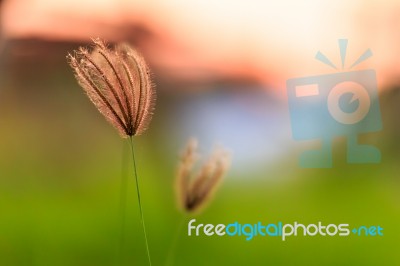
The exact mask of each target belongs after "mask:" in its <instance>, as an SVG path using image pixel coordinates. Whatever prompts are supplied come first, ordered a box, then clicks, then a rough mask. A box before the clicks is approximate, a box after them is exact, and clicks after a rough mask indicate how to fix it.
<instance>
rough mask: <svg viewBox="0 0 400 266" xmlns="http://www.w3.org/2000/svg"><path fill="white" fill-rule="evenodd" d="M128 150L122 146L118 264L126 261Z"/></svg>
mask: <svg viewBox="0 0 400 266" xmlns="http://www.w3.org/2000/svg"><path fill="white" fill-rule="evenodd" d="M127 155H128V154H127V150H126V149H125V145H123V148H122V162H121V185H120V199H119V203H120V204H119V215H120V223H121V231H120V242H119V254H118V259H119V261H118V265H123V262H124V246H125V225H126V201H127V195H128V193H127V191H128V178H127V177H128V176H127V173H126V156H127Z"/></svg>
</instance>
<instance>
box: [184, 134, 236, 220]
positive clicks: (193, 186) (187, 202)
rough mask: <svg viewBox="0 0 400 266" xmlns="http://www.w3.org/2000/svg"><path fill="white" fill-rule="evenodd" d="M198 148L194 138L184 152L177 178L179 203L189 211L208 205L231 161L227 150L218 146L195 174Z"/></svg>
mask: <svg viewBox="0 0 400 266" xmlns="http://www.w3.org/2000/svg"><path fill="white" fill-rule="evenodd" d="M196 150H197V140H196V139H194V138H192V139H190V140H189V141H188V144H187V145H186V148H185V150H184V151H183V153H182V156H181V159H180V162H179V165H178V172H177V178H176V190H177V196H178V203H179V206H180V207H181V208H182V209H183V210H184V211H185V212H187V213H192V212H196V211H199V210H201V209H202V208H204V207H205V206H206V205H207V203H208V202H209V201H210V200H211V198H212V196H213V195H214V193H215V191H216V190H217V188H218V186H219V184H220V183H221V181H222V179H223V177H224V175H225V174H226V172H227V171H228V169H229V165H230V161H231V159H230V154H229V153H228V152H227V151H226V150H224V149H223V148H222V147H216V148H215V149H214V151H213V153H212V154H211V156H210V157H209V158H208V160H207V161H206V162H205V163H204V164H203V165H202V166H201V168H200V170H199V171H198V172H197V173H196V174H193V168H194V166H195V163H196V161H197V160H198V159H199V155H198V154H197V153H196Z"/></svg>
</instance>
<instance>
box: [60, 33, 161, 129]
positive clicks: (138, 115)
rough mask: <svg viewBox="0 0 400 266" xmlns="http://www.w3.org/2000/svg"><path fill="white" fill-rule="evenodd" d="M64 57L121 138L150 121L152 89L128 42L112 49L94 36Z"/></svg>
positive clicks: (146, 71)
mask: <svg viewBox="0 0 400 266" xmlns="http://www.w3.org/2000/svg"><path fill="white" fill-rule="evenodd" d="M93 42H94V46H93V47H92V49H91V50H88V49H86V48H82V47H81V48H79V50H77V51H74V52H73V54H68V56H67V59H68V62H69V64H70V66H71V67H72V69H73V70H74V73H75V77H76V79H77V80H78V82H79V84H80V85H81V86H82V88H83V89H84V91H85V92H86V94H87V95H88V97H89V99H90V100H91V101H92V102H93V103H94V105H95V106H96V107H97V109H98V110H99V111H100V113H101V114H103V116H104V117H105V118H106V119H107V121H108V122H110V123H111V124H112V125H113V126H114V127H115V128H117V130H118V131H119V133H120V135H121V136H122V137H128V136H136V135H140V134H142V133H143V132H144V131H145V130H146V128H147V126H148V125H149V123H150V120H151V117H152V114H153V109H154V104H155V97H156V94H155V88H154V86H153V84H152V82H151V79H150V70H149V68H148V66H147V64H146V62H145V61H144V59H143V57H142V56H140V55H139V54H138V52H136V50H134V49H133V48H132V47H130V46H129V45H128V44H125V43H122V44H117V45H115V46H114V47H113V48H109V47H107V45H106V44H105V43H104V42H103V41H101V40H100V39H94V40H93Z"/></svg>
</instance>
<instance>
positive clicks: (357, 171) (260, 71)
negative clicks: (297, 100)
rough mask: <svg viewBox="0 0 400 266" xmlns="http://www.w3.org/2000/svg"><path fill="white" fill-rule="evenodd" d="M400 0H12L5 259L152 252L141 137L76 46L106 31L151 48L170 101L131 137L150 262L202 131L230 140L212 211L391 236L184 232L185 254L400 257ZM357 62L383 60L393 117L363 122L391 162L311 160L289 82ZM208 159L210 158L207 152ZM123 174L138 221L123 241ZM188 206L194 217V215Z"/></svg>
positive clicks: (330, 259)
mask: <svg viewBox="0 0 400 266" xmlns="http://www.w3.org/2000/svg"><path fill="white" fill-rule="evenodd" d="M399 14H400V3H399V2H398V1H394V0H386V1H378V0H371V1H344V0H340V1H312V0H306V1H301V2H298V1H294V0H282V1H256V0H252V1H228V0H222V1H214V2H212V1H197V0H195V1H179V0H168V1H157V0H154V1H129V0H119V1H117V0H114V1H113V0H96V1H95V0H87V1H78V0H69V1H50V0H4V1H2V2H1V3H0V23H1V24H0V265H5V266H12V265H57V266H63V265H76V266H78V265H85V266H86V265H96V266H99V265H147V264H146V263H147V262H146V253H145V246H144V239H143V235H142V231H141V230H142V229H141V227H140V220H139V210H138V205H137V200H136V191H135V189H134V179H133V175H132V174H133V173H132V170H131V169H132V165H131V162H130V156H129V149H128V148H129V146H128V143H127V142H126V141H124V140H122V139H121V138H120V137H119V135H118V134H117V132H116V130H115V129H114V128H112V127H111V126H110V125H109V124H108V123H107V122H106V121H105V120H104V119H103V117H102V116H101V115H100V114H99V113H98V111H97V110H96V109H95V107H94V106H93V105H92V104H91V103H90V101H89V100H88V99H87V97H86V96H85V94H84V92H83V90H82V89H81V88H80V87H79V86H78V84H77V82H76V80H75V79H74V76H73V73H72V71H71V69H70V68H69V66H68V65H67V62H66V58H65V57H66V55H67V53H68V52H71V51H73V50H74V49H77V48H78V47H79V46H82V45H85V46H86V45H89V43H90V38H92V37H100V38H102V39H105V40H107V41H108V42H110V43H115V42H120V41H126V42H129V43H131V44H132V45H134V46H135V47H137V49H138V50H139V51H140V52H141V53H142V54H143V55H144V57H145V58H146V59H147V61H148V63H149V65H150V67H151V69H152V70H153V74H154V82H155V84H156V85H157V93H158V101H157V105H156V111H155V115H154V118H153V121H152V123H151V126H150V129H149V130H148V131H147V132H146V134H144V135H143V136H140V137H138V138H136V139H135V145H136V155H137V163H138V172H139V176H140V178H141V187H142V200H143V207H144V213H145V219H146V224H147V232H148V237H149V244H150V250H151V254H152V258H153V264H154V265H164V264H165V260H166V257H167V253H168V250H169V248H170V245H171V242H172V239H173V238H174V234H175V232H176V231H177V227H178V224H179V222H180V221H181V220H182V219H186V220H189V219H190V217H184V216H183V215H182V213H181V212H179V210H178V209H177V208H176V204H175V203H176V201H175V195H174V190H173V183H174V178H175V171H176V165H177V162H178V159H179V154H180V152H181V150H182V148H183V147H184V145H185V144H186V142H187V140H188V138H189V137H191V136H195V137H197V138H198V139H199V142H200V152H201V153H202V154H203V155H204V157H206V156H207V154H208V153H210V151H211V148H212V147H213V145H214V143H220V144H222V145H223V146H224V147H227V148H228V149H230V150H231V151H232V153H233V163H232V168H231V170H230V172H229V173H228V175H227V177H226V179H225V181H224V183H223V185H222V186H221V189H220V190H219V191H218V193H217V194H216V197H215V198H214V200H213V201H212V202H211V204H210V206H209V207H208V208H207V209H206V210H204V212H203V213H201V214H199V215H197V216H196V219H197V220H198V222H199V223H213V224H218V223H226V224H227V223H232V222H235V221H238V222H241V223H257V222H258V221H262V222H265V223H276V222H279V221H282V222H284V223H293V222H295V221H298V222H300V223H305V224H307V223H317V222H318V221H321V222H323V223H349V224H350V225H352V226H353V225H354V226H361V225H367V226H372V225H380V226H381V227H383V228H384V234H385V235H384V236H383V237H367V236H363V237H356V236H350V237H345V238H341V237H331V238H327V237H325V238H324V237H302V236H300V237H296V238H289V239H288V240H287V241H285V242H282V241H281V240H280V239H279V238H271V237H269V238H261V237H258V238H257V237H256V238H254V239H253V240H252V241H245V240H244V238H243V237H188V236H187V233H186V228H185V227H184V228H183V229H181V232H180V236H179V237H178V241H177V247H176V255H175V260H174V265H267V264H270V265H400V255H399V253H398V252H396V251H395V247H396V246H398V241H399V240H400V229H399V228H398V225H399V224H400V213H399V211H400V196H399V195H400V193H399V191H400V182H399V181H400V179H399V177H400V176H399V175H400V174H399V173H400V164H399V161H400V140H399V137H400V126H399V123H398V115H399V113H400V106H399V104H398V102H399V101H400V91H399V88H400V64H399V62H400V16H399ZM340 38H348V39H349V46H348V53H347V54H348V57H347V59H348V64H350V62H354V61H355V60H356V59H357V58H358V57H359V56H360V55H361V53H362V52H364V51H365V50H366V49H367V48H370V49H371V50H372V51H373V54H374V56H373V57H371V58H370V59H368V60H367V61H365V62H363V63H362V64H360V65H359V66H357V67H356V68H354V70H362V69H369V68H373V69H375V70H376V73H377V81H378V87H379V95H380V104H381V112H382V121H383V130H382V131H380V132H374V133H368V134H364V135H362V136H360V138H361V140H362V142H364V143H369V144H373V145H375V146H377V147H378V148H379V149H380V150H381V153H382V162H381V163H380V164H373V165H368V164H363V165H351V164H347V163H346V139H345V138H342V137H339V138H337V139H335V140H334V148H333V151H334V154H333V168H331V169H302V168H300V167H299V166H298V156H299V154H300V152H301V151H303V150H304V149H307V147H309V145H310V144H311V145H312V144H313V143H314V142H307V143H303V142H295V141H293V140H292V135H291V128H290V117H289V111H288V106H287V99H286V80H287V79H289V78H294V77H303V76H310V75H320V74H329V73H335V72H336V71H337V70H334V69H331V68H329V66H326V65H324V64H322V63H321V62H319V61H317V60H315V59H314V56H315V54H316V52H317V51H318V50H320V51H321V52H323V53H324V54H325V55H327V56H328V57H329V59H330V60H331V61H332V62H333V63H335V64H337V65H340V54H339V49H338V46H337V39H340ZM204 157H203V158H204ZM121 176H128V177H129V183H128V195H129V196H128V205H127V228H126V232H125V245H124V250H123V252H122V255H121V253H120V252H119V241H120V210H119V197H120V187H121ZM186 220H184V221H185V223H186Z"/></svg>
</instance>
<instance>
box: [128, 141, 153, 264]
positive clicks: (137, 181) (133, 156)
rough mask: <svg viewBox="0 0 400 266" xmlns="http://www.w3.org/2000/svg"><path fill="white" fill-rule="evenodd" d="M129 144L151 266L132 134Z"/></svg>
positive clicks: (148, 253)
mask: <svg viewBox="0 0 400 266" xmlns="http://www.w3.org/2000/svg"><path fill="white" fill-rule="evenodd" d="M130 144H131V150H132V160H133V170H134V172H135V181H136V191H137V196H138V203H139V210H140V220H141V222H142V226H143V233H144V240H145V242H146V250H147V257H148V259H149V265H150V266H151V259H150V250H149V242H148V241H147V234H146V226H145V224H144V217H143V209H142V202H141V198H140V189H139V177H138V174H137V171H136V160H135V152H134V149H133V138H132V136H130Z"/></svg>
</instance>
